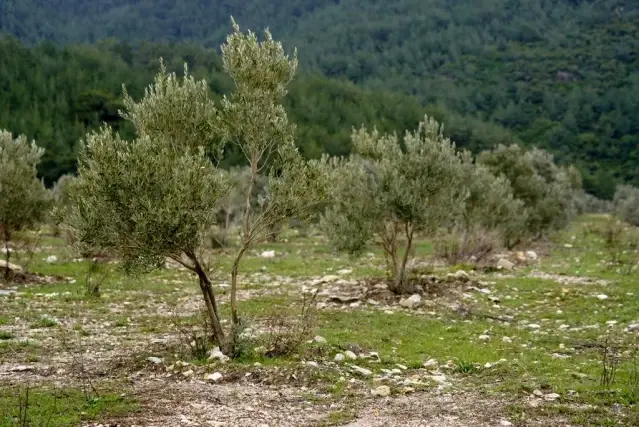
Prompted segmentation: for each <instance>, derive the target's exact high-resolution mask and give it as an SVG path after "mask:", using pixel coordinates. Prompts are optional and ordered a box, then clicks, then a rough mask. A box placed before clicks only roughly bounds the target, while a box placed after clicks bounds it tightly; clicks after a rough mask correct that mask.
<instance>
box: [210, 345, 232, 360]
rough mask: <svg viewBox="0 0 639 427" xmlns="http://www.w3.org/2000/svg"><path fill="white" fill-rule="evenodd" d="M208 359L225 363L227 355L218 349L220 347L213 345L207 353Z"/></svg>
mask: <svg viewBox="0 0 639 427" xmlns="http://www.w3.org/2000/svg"><path fill="white" fill-rule="evenodd" d="M209 360H219V361H220V362H222V363H225V362H228V361H229V357H228V356H226V355H225V354H224V353H222V352H221V351H220V347H215V348H213V349H212V350H211V352H210V353H209Z"/></svg>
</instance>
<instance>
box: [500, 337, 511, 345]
mask: <svg viewBox="0 0 639 427" xmlns="http://www.w3.org/2000/svg"><path fill="white" fill-rule="evenodd" d="M501 340H502V341H503V342H505V343H507V344H510V343H511V342H513V340H512V338H510V337H502V338H501Z"/></svg>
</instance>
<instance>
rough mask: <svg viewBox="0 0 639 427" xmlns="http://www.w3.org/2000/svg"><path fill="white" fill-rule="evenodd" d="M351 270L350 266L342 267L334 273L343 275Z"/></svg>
mask: <svg viewBox="0 0 639 427" xmlns="http://www.w3.org/2000/svg"><path fill="white" fill-rule="evenodd" d="M352 272H353V270H351V269H350V268H343V269H341V270H337V271H336V273H337V274H339V275H344V274H351V273H352Z"/></svg>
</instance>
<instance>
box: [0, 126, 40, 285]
mask: <svg viewBox="0 0 639 427" xmlns="http://www.w3.org/2000/svg"><path fill="white" fill-rule="evenodd" d="M43 154H44V150H43V149H42V148H39V147H38V146H37V145H36V144H35V142H31V143H29V142H28V141H27V137H26V136H24V135H20V136H19V137H18V138H16V139H14V138H13V136H12V135H11V132H8V131H5V130H0V233H1V234H2V240H3V243H4V245H3V248H4V251H3V252H4V254H5V257H4V258H5V259H4V260H5V268H4V278H5V279H8V278H9V275H10V269H9V262H10V260H11V248H10V247H9V242H11V240H12V238H13V236H14V233H16V232H18V231H21V230H24V229H26V228H28V227H32V226H34V225H36V224H37V223H39V222H41V221H42V220H43V219H44V218H45V216H46V215H47V212H48V209H49V205H50V202H51V197H50V195H49V193H48V191H47V190H46V188H45V187H44V184H43V183H42V182H41V181H40V180H39V179H38V178H37V171H36V167H37V165H38V163H39V162H40V158H41V157H42V155H43Z"/></svg>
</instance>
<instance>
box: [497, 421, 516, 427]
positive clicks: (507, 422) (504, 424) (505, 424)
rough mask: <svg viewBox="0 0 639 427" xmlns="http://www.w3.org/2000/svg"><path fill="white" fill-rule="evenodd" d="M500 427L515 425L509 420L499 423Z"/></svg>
mask: <svg viewBox="0 0 639 427" xmlns="http://www.w3.org/2000/svg"><path fill="white" fill-rule="evenodd" d="M499 425H500V426H502V427H511V426H512V425H513V423H511V422H510V421H508V420H501V421H500V422H499Z"/></svg>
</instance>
